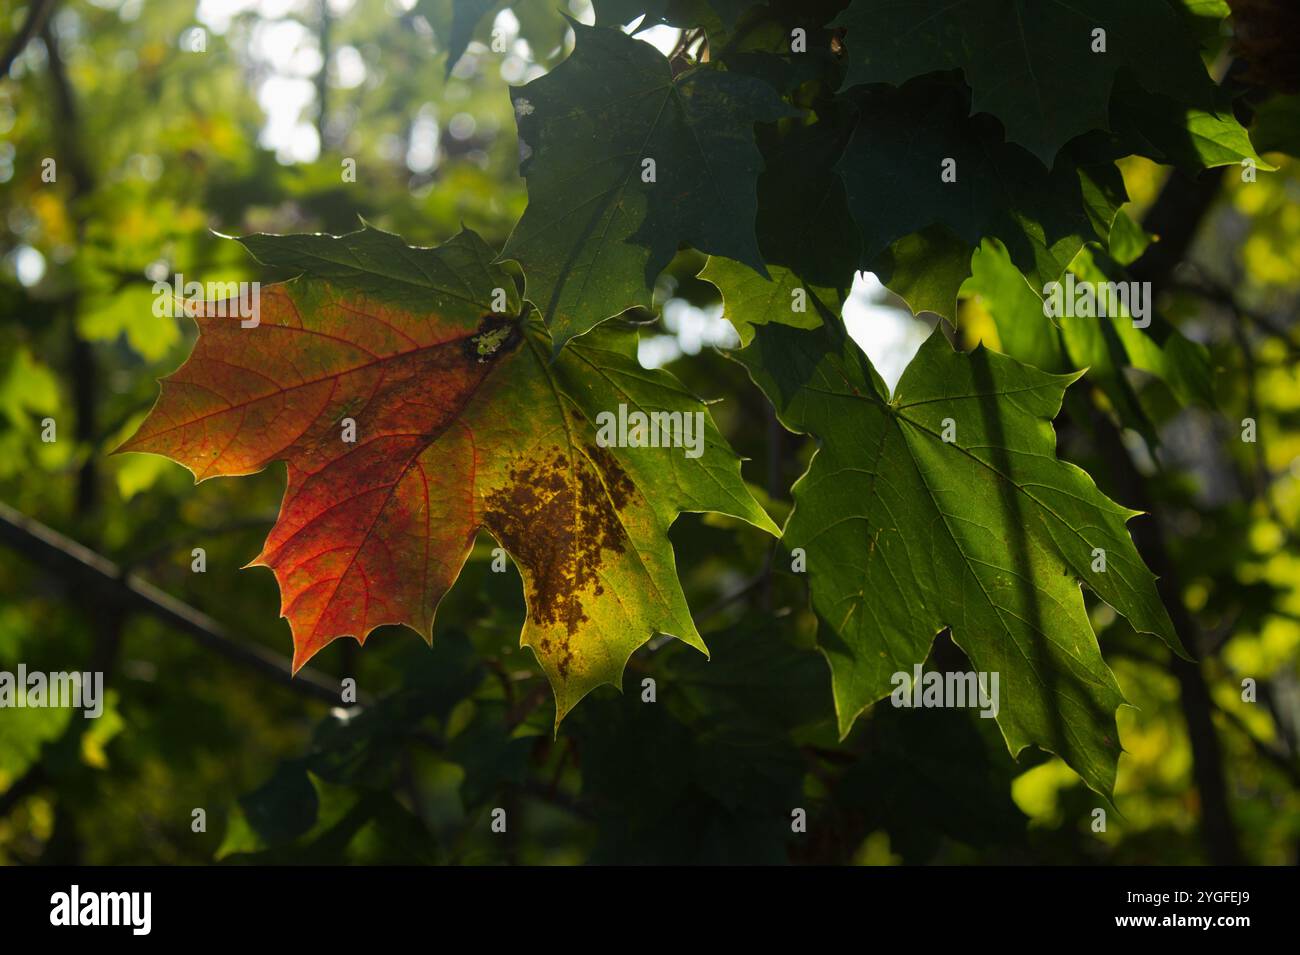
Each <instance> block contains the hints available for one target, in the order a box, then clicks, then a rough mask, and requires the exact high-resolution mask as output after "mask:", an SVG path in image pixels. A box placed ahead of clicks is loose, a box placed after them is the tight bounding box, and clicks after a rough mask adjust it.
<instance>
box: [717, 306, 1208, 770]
mask: <svg viewBox="0 0 1300 955" xmlns="http://www.w3.org/2000/svg"><path fill="white" fill-rule="evenodd" d="M738 358H739V359H740V361H741V362H742V363H743V364H744V365H745V367H746V368H748V369H749V373H750V376H751V377H752V378H753V379H754V381H755V383H757V384H758V385H759V387H760V388H762V389H763V391H764V392H765V393H766V394H767V396H768V398H769V399H770V400H771V401H772V403H773V404H774V405H775V406H776V410H777V414H778V416H779V418H780V419H781V421H782V423H783V424H785V426H786V427H788V428H790V429H791V430H793V431H798V432H804V433H809V434H812V435H815V436H816V437H817V438H818V439H819V442H820V446H819V449H818V451H817V453H816V454H815V455H814V457H813V459H812V462H811V463H810V465H809V467H808V471H807V472H806V473H805V474H804V476H803V477H801V478H800V479H799V481H798V483H796V484H795V487H794V499H795V507H794V510H793V511H792V512H791V515H790V518H789V520H788V522H787V524H786V527H785V531H784V537H783V539H784V541H785V543H786V545H787V546H788V547H790V548H795V547H800V548H804V550H805V552H806V557H807V572H808V577H809V585H810V588H811V591H812V601H813V606H814V608H815V609H816V611H817V613H818V616H819V617H820V619H821V620H822V621H823V622H824V624H825V626H824V628H823V630H822V631H821V635H820V636H819V638H818V641H819V643H820V645H821V648H822V652H823V653H824V654H825V656H826V658H827V660H828V661H829V663H830V666H831V673H832V681H831V682H832V687H833V690H834V695H835V708H836V713H837V715H838V721H839V726H840V732H841V734H842V735H843V734H847V733H848V730H849V729H850V727H851V726H852V725H853V721H854V720H855V719H856V718H857V715H858V714H859V713H860V712H861V711H862V710H863V709H864V708H866V707H867V706H869V705H870V704H871V703H873V702H875V701H877V700H880V699H883V698H884V697H886V696H889V695H890V693H891V690H893V689H894V688H895V687H896V685H897V684H896V683H895V682H894V674H896V673H899V672H902V673H905V674H906V673H910V672H911V671H912V668H913V667H914V666H915V665H917V664H922V663H924V662H925V660H926V658H927V656H928V654H929V651H930V646H931V644H932V642H933V641H934V638H935V636H936V634H938V633H939V632H941V631H942V630H943V629H945V628H951V631H952V639H953V641H954V642H955V643H956V644H957V645H958V646H960V647H961V648H962V650H963V651H965V653H966V655H967V657H968V658H969V659H970V662H971V663H972V665H973V666H974V669H975V670H976V671H978V672H982V673H998V674H1000V681H1001V691H1000V692H1001V699H1002V703H1001V706H1000V708H999V709H998V710H997V712H996V719H997V721H998V725H999V726H1000V727H1001V729H1002V733H1003V735H1004V737H1005V738H1006V741H1007V744H1008V746H1009V747H1010V749H1011V752H1012V753H1013V754H1015V753H1018V752H1019V751H1020V750H1021V749H1022V748H1024V747H1025V746H1027V745H1029V744H1036V745H1038V746H1040V747H1042V748H1043V749H1046V750H1049V751H1051V752H1053V753H1056V754H1058V755H1060V756H1061V758H1062V759H1064V760H1065V762H1066V763H1067V764H1069V765H1070V766H1071V767H1072V768H1073V769H1074V770H1075V771H1076V772H1077V773H1079V775H1080V776H1082V777H1083V779H1084V780H1085V781H1086V782H1087V783H1088V784H1089V785H1090V786H1092V787H1093V788H1094V789H1095V790H1096V791H1097V792H1099V793H1102V794H1103V795H1107V796H1109V795H1110V793H1111V790H1112V788H1113V785H1114V780H1115V766H1116V761H1117V759H1118V756H1119V743H1118V739H1119V736H1118V733H1117V731H1116V727H1115V709H1116V707H1118V705H1119V704H1120V703H1121V702H1122V701H1123V698H1122V697H1121V695H1120V691H1119V687H1118V685H1117V684H1116V682H1115V677H1114V675H1113V674H1112V673H1111V672H1110V669H1109V668H1108V667H1107V666H1106V664H1105V661H1104V660H1103V659H1102V656H1101V651H1100V649H1099V648H1098V646H1097V639H1096V637H1095V636H1094V635H1093V632H1092V628H1091V626H1090V624H1089V622H1088V614H1087V610H1086V608H1085V606H1084V601H1083V595H1082V593H1081V591H1080V583H1081V582H1083V583H1086V584H1087V586H1088V587H1090V588H1091V589H1092V590H1093V591H1094V592H1095V593H1096V594H1097V595H1098V596H1099V597H1100V598H1101V599H1102V600H1104V601H1106V603H1107V604H1109V605H1110V606H1111V607H1113V608H1114V609H1115V610H1116V611H1118V612H1119V613H1121V614H1123V615H1124V616H1125V617H1126V618H1127V619H1128V621H1129V622H1130V623H1131V624H1132V625H1133V627H1134V629H1135V630H1137V631H1139V632H1141V633H1150V634H1153V635H1155V636H1157V637H1158V638H1159V639H1161V640H1163V641H1164V642H1165V643H1166V644H1167V645H1168V646H1169V647H1170V648H1172V649H1173V650H1174V651H1175V652H1177V653H1180V654H1181V653H1183V650H1182V646H1181V644H1180V643H1179V640H1178V637H1177V636H1176V635H1175V633H1174V629H1173V625H1172V623H1171V622H1170V620H1169V616H1168V614H1167V613H1166V612H1165V609H1164V606H1163V604H1161V602H1160V598H1159V596H1158V595H1157V593H1156V589H1155V577H1154V576H1153V575H1152V574H1151V572H1150V571H1149V570H1148V569H1147V568H1146V566H1145V565H1144V564H1143V563H1142V559H1141V557H1140V556H1139V555H1138V553H1137V549H1136V548H1135V547H1134V545H1133V541H1132V539H1131V538H1130V537H1129V534H1128V530H1127V528H1126V527H1125V524H1126V522H1127V521H1128V520H1129V518H1131V517H1133V516H1134V515H1135V514H1136V513H1137V512H1135V511H1131V510H1128V509H1127V508H1124V507H1121V506H1120V505H1118V504H1116V503H1115V502H1114V501H1111V500H1110V499H1109V498H1107V497H1106V496H1105V495H1103V494H1102V493H1101V492H1100V491H1099V490H1098V489H1097V486H1096V485H1095V484H1094V483H1093V481H1092V479H1091V478H1090V477H1088V475H1087V474H1085V473H1084V472H1083V471H1081V470H1079V469H1078V468H1076V467H1073V466H1072V465H1070V464H1068V463H1066V462H1063V461H1059V460H1058V459H1057V458H1056V454H1055V435H1054V433H1053V432H1052V427H1051V420H1052V418H1053V417H1055V415H1056V413H1057V412H1058V411H1059V410H1060V407H1061V401H1062V399H1063V397H1064V394H1065V389H1066V386H1067V385H1069V384H1070V383H1071V382H1072V381H1074V380H1075V379H1076V378H1077V377H1078V375H1054V374H1049V373H1047V372H1043V371H1039V370H1038V369H1036V368H1033V367H1031V366H1029V365H1022V364H1020V363H1019V362H1017V361H1014V360H1013V359H1011V358H1007V357H1005V356H1003V355H999V354H997V353H995V352H990V351H988V350H986V349H984V348H982V347H981V348H979V349H977V350H975V351H974V352H971V353H970V354H959V353H956V352H954V351H953V350H952V348H951V347H950V346H949V345H948V343H947V341H946V340H945V339H944V337H943V335H942V334H941V333H939V332H937V331H936V332H935V333H934V334H932V335H931V336H930V338H929V339H927V340H926V342H925V344H923V345H922V346H921V349H920V351H919V352H918V353H917V355H916V358H915V359H913V361H912V362H911V364H909V365H908V367H907V370H906V371H905V372H904V373H903V377H902V378H901V379H900V381H899V382H898V386H897V387H896V388H895V389H894V392H893V394H892V395H891V394H890V392H889V389H888V388H886V387H885V384H884V382H883V381H882V380H881V379H880V377H879V375H878V374H877V373H876V371H875V369H874V368H873V367H872V366H871V364H870V362H869V361H868V360H867V358H866V356H865V355H864V354H863V353H862V352H861V350H859V349H858V347H857V346H856V345H855V344H854V343H853V341H852V340H851V339H849V338H848V337H847V335H846V334H844V331H843V329H842V328H838V327H835V326H830V327H827V328H825V329H816V330H800V329H795V328H791V327H789V326H787V325H784V324H777V323H768V324H764V325H761V326H759V327H758V328H757V329H756V331H755V337H754V342H753V344H751V345H750V346H749V347H748V348H746V349H744V350H743V351H741V352H739V353H738ZM1098 554H1101V555H1102V559H1103V560H1104V563H1099V562H1098Z"/></svg>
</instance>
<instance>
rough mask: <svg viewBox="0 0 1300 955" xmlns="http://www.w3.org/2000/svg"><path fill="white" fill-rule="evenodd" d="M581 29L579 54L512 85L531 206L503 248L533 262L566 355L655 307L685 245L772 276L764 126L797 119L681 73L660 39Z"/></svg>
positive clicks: (759, 95)
mask: <svg viewBox="0 0 1300 955" xmlns="http://www.w3.org/2000/svg"><path fill="white" fill-rule="evenodd" d="M574 30H575V31H576V32H577V35H578V39H577V48H576V49H575V51H574V53H573V55H572V56H570V57H569V58H568V59H567V60H565V61H564V63H562V64H560V66H558V67H557V68H556V69H554V70H553V71H552V72H550V73H548V74H547V75H545V76H543V77H541V78H539V79H536V80H534V81H533V82H531V83H529V84H527V85H526V86H522V87H517V88H515V89H513V90H511V95H512V97H513V100H514V106H515V116H516V119H517V121H518V125H519V140H520V152H521V155H522V156H523V157H524V158H523V161H522V163H521V167H520V168H521V172H522V174H523V175H524V176H525V177H526V178H527V180H528V198H529V201H528V207H527V209H526V210H525V211H524V215H523V218H522V219H521V220H520V221H519V223H518V225H516V226H515V229H514V232H513V233H512V234H511V236H510V239H509V241H508V242H507V244H506V248H505V249H504V251H503V252H502V253H501V257H502V258H503V259H515V260H517V261H518V262H519V263H520V264H521V265H522V266H523V268H524V271H525V273H526V274H527V276H528V296H529V299H530V300H531V301H532V302H534V303H535V304H536V305H537V307H538V309H539V310H540V311H541V312H542V315H543V317H544V318H545V320H546V322H547V324H548V325H549V327H550V329H551V334H552V336H553V338H554V347H555V349H556V351H557V352H558V350H559V349H560V348H562V347H563V346H564V344H565V343H566V342H568V341H569V340H570V339H572V338H574V337H576V336H578V335H581V334H583V333H584V332H586V331H587V330H588V329H590V328H592V327H594V326H595V325H597V324H598V323H600V322H601V321H603V320H604V319H606V318H609V317H610V316H612V315H616V314H618V313H620V312H622V311H624V310H626V309H628V308H630V307H632V306H634V305H647V306H648V305H649V304H650V301H651V289H652V288H653V284H654V280H655V277H656V276H657V275H658V274H659V272H660V271H661V270H662V269H663V268H664V266H666V265H667V264H668V262H669V261H670V260H671V259H672V257H673V255H674V254H676V252H677V248H678V246H679V244H681V243H683V242H685V243H688V244H690V245H692V246H694V247H695V248H697V249H699V250H700V251H703V252H709V253H711V254H716V255H724V256H727V257H729V258H733V259H736V260H738V261H740V262H743V263H744V264H746V265H748V266H749V267H750V268H752V269H754V270H756V271H758V272H760V273H764V274H766V273H765V269H764V265H763V257H762V255H761V253H760V252H759V248H758V242H757V240H756V238H755V236H754V218H755V215H756V213H757V195H756V188H757V187H756V182H757V179H758V174H759V172H760V171H761V168H762V157H761V155H760V153H759V151H758V147H757V146H756V145H755V144H754V124H755V123H756V122H771V121H775V120H776V119H779V118H780V117H781V116H784V115H788V114H789V113H790V112H791V110H790V107H788V106H786V105H785V104H784V103H782V101H781V99H780V97H779V96H778V95H777V93H776V91H775V90H773V89H772V88H771V87H770V86H768V85H767V84H765V83H763V82H761V81H759V80H756V79H753V78H751V77H746V76H741V75H738V74H731V73H727V72H724V71H721V70H717V69H715V68H711V67H707V66H704V67H697V68H695V69H692V70H689V71H687V72H686V73H683V74H681V75H680V76H677V77H674V76H673V75H672V70H671V68H670V66H669V64H668V60H667V59H665V58H664V56H663V55H662V54H660V53H659V51H658V50H656V49H655V48H654V47H652V46H650V45H649V44H647V43H643V42H641V41H639V40H635V39H633V38H631V37H629V36H626V35H625V34H623V33H621V32H619V31H617V30H609V29H601V28H593V27H584V26H582V25H580V24H575V25H574ZM647 161H653V163H654V166H653V174H654V181H652V182H648V181H645V179H646V178H647V177H648V170H649V167H648V166H647V165H646V162H647Z"/></svg>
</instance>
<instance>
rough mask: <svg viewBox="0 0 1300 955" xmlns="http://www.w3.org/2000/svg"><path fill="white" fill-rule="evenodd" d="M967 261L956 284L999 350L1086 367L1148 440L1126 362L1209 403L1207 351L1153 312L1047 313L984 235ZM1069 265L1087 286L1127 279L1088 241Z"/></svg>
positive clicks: (1060, 368) (1191, 399)
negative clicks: (1137, 320)
mask: <svg viewBox="0 0 1300 955" xmlns="http://www.w3.org/2000/svg"><path fill="white" fill-rule="evenodd" d="M971 265H972V275H971V278H970V280H969V281H968V282H967V283H966V285H965V286H964V287H963V290H964V291H965V292H966V293H968V294H971V295H975V296H978V298H979V300H980V302H981V304H982V305H983V307H984V308H985V309H986V310H987V311H988V313H989V315H990V316H991V317H992V318H993V321H994V323H995V324H996V325H997V330H998V338H999V340H1000V342H1001V344H1002V351H1004V352H1005V353H1006V354H1008V355H1010V356H1011V357H1013V358H1016V359H1018V360H1019V361H1023V362H1026V363H1028V364H1031V365H1033V366H1034V367H1036V368H1041V369H1043V370H1044V371H1054V372H1064V371H1073V370H1076V369H1083V368H1086V369H1088V379H1089V380H1090V381H1092V382H1094V383H1096V384H1097V385H1098V386H1100V387H1101V389H1102V390H1103V391H1105V393H1106V395H1107V397H1108V398H1109V399H1110V402H1111V404H1112V405H1113V406H1114V408H1115V409H1116V411H1117V412H1118V413H1119V415H1120V417H1121V419H1122V420H1123V422H1124V424H1125V425H1126V426H1128V427H1131V428H1133V429H1134V430H1136V431H1139V432H1141V433H1142V434H1143V436H1144V437H1146V438H1147V440H1148V441H1149V442H1150V443H1152V444H1154V443H1155V441H1156V432H1155V427H1154V425H1153V424H1152V422H1151V420H1150V419H1149V417H1148V415H1147V413H1146V411H1145V410H1144V408H1143V404H1142V402H1141V400H1140V399H1139V397H1138V395H1137V394H1136V393H1135V391H1134V389H1133V386H1132V385H1131V384H1130V382H1129V378H1128V375H1127V374H1126V369H1137V370H1139V371H1141V372H1144V373H1146V374H1148V375H1151V376H1153V377H1154V378H1156V379H1158V380H1159V381H1161V382H1163V383H1164V385H1165V386H1167V387H1168V389H1169V391H1170V392H1171V393H1172V394H1173V396H1174V397H1175V398H1176V399H1177V401H1178V402H1179V403H1180V404H1183V405H1190V404H1199V405H1201V406H1202V407H1207V408H1213V407H1215V405H1216V402H1215V398H1214V384H1213V373H1212V369H1211V365H1210V356H1209V352H1208V351H1207V350H1206V349H1205V346H1203V345H1201V344H1199V343H1197V342H1193V341H1191V340H1190V339H1188V338H1187V337H1186V336H1184V335H1183V334H1182V333H1181V332H1180V331H1178V329H1176V328H1175V327H1173V326H1172V325H1170V324H1169V322H1168V321H1166V320H1165V319H1164V317H1163V316H1161V315H1160V314H1158V313H1155V314H1148V316H1147V318H1148V320H1149V325H1148V326H1147V327H1145V328H1139V327H1136V326H1135V325H1134V324H1133V320H1132V316H1131V314H1130V313H1129V311H1128V310H1126V309H1121V310H1120V311H1119V313H1118V314H1116V315H1107V316H1091V317H1090V316H1062V317H1059V318H1056V319H1055V320H1053V319H1051V318H1048V317H1047V315H1046V314H1045V313H1044V310H1043V298H1042V296H1041V295H1040V294H1039V293H1038V292H1037V291H1036V290H1035V289H1034V288H1032V287H1031V286H1030V284H1029V283H1028V282H1027V281H1026V280H1025V277H1024V276H1023V275H1021V274H1020V272H1019V270H1017V269H1016V267H1015V266H1014V265H1013V264H1012V263H1011V261H1010V258H1009V257H1008V256H1007V251H1006V249H1005V248H1004V247H1003V246H1001V245H1000V244H999V243H997V242H994V241H990V240H986V241H985V242H984V243H983V244H982V245H981V247H980V249H979V250H978V251H977V252H976V253H975V256H974V258H973V259H972V260H971ZM1070 271H1071V272H1072V273H1074V275H1076V276H1077V277H1078V279H1079V280H1080V281H1081V282H1091V283H1094V287H1095V286H1097V285H1098V284H1099V283H1103V282H1125V281H1127V276H1126V275H1124V274H1123V272H1122V270H1121V269H1120V268H1119V266H1118V265H1117V264H1116V263H1115V262H1114V261H1113V260H1111V259H1110V258H1109V257H1108V256H1106V255H1105V254H1104V253H1102V252H1101V251H1100V250H1096V249H1093V248H1092V247H1091V246H1090V247H1088V248H1085V249H1084V250H1083V251H1082V252H1081V253H1080V254H1079V256H1078V257H1077V258H1076V259H1075V261H1074V262H1073V263H1072V264H1071V266H1070ZM1148 304H1149V306H1150V303H1148ZM1150 307H1153V306H1150Z"/></svg>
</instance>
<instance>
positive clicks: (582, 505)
mask: <svg viewBox="0 0 1300 955" xmlns="http://www.w3.org/2000/svg"><path fill="white" fill-rule="evenodd" d="M593 462H594V464H593ZM633 489H634V488H633V485H632V481H631V479H630V478H629V477H628V476H627V473H626V472H625V471H624V470H623V468H622V466H621V465H620V464H619V463H618V461H617V459H615V457H614V456H613V455H612V454H610V452H609V451H608V450H607V449H605V448H599V447H589V446H579V447H575V448H574V449H573V450H572V453H571V454H570V453H569V452H566V451H564V450H563V449H561V448H559V447H554V446H553V447H550V448H547V449H545V450H542V451H540V452H537V453H535V454H533V455H530V456H528V457H521V458H520V459H519V460H518V461H516V462H515V464H514V465H513V466H512V467H511V468H510V478H509V483H507V484H506V486H505V487H502V488H498V489H496V490H494V491H492V492H491V493H489V494H488V495H487V499H486V511H485V513H484V515H483V524H484V526H486V527H487V528H488V529H489V530H490V531H491V532H492V533H493V534H494V535H495V536H496V538H497V540H499V541H500V542H501V544H502V545H503V546H504V547H505V548H506V550H508V551H509V552H510V554H511V555H512V556H513V557H514V558H515V559H516V560H518V561H519V563H520V564H521V565H523V566H524V567H525V568H526V569H527V570H528V575H529V577H530V581H529V587H530V590H529V594H528V605H529V608H530V609H531V611H532V613H533V614H534V616H535V617H536V619H537V620H538V621H540V622H541V623H543V624H546V625H549V626H563V628H564V632H563V634H562V635H561V637H560V642H561V645H560V646H559V647H557V648H553V647H552V645H551V641H550V640H543V641H542V642H541V647H540V648H541V650H542V652H543V654H546V655H551V654H552V649H554V650H555V653H554V656H555V657H556V659H557V663H556V667H557V669H558V670H559V673H560V676H561V678H565V677H567V676H568V671H569V664H570V662H571V661H572V659H573V652H572V650H571V649H570V645H569V642H570V638H571V637H572V636H574V635H575V634H576V633H577V632H578V628H579V626H580V625H581V624H583V623H585V622H586V620H587V615H586V613H585V612H584V611H583V609H582V601H583V595H584V594H585V593H586V592H588V591H590V593H592V594H594V595H600V594H602V593H604V587H603V585H602V584H601V580H600V573H599V572H600V568H601V566H602V564H603V555H604V553H605V552H606V551H612V552H614V553H622V552H623V549H624V547H625V546H626V543H627V535H626V533H625V532H624V530H623V525H622V523H621V521H620V518H619V512H620V511H621V510H623V508H624V507H625V506H626V504H627V501H628V498H629V497H630V496H631V494H632V491H633Z"/></svg>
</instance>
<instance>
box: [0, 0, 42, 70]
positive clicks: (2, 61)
mask: <svg viewBox="0 0 1300 955" xmlns="http://www.w3.org/2000/svg"><path fill="white" fill-rule="evenodd" d="M54 2H55V0H32V2H31V3H29V4H27V19H25V20H24V21H23V25H22V26H21V27H19V28H18V32H17V33H15V34H14V36H13V39H12V40H10V41H9V45H8V46H7V47H5V51H4V55H3V56H0V80H2V79H4V78H5V77H7V76H8V75H9V68H10V67H11V66H13V65H14V60H16V59H18V57H19V56H20V55H21V54H22V52H23V50H25V49H27V44H28V43H30V42H32V37H34V36H36V34H38V33H40V32H41V28H42V27H43V26H45V21H46V20H48V19H49V17H50V13H51V12H53V10H54Z"/></svg>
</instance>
